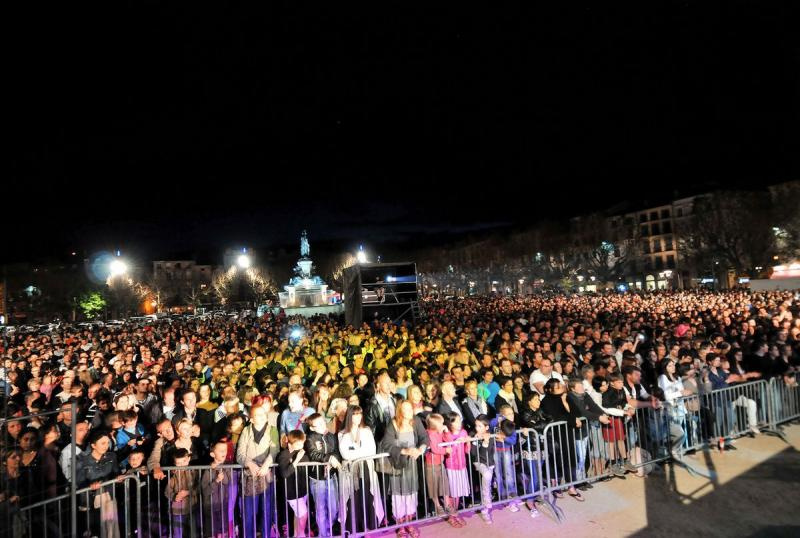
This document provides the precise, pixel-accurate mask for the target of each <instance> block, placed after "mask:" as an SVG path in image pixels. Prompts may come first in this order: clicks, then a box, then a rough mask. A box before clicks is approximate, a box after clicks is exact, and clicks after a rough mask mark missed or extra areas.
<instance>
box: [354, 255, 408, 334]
mask: <svg viewBox="0 0 800 538" xmlns="http://www.w3.org/2000/svg"><path fill="white" fill-rule="evenodd" d="M343 292H344V317H345V321H346V322H347V323H348V324H351V325H353V326H358V325H361V323H363V322H365V321H366V322H368V323H369V322H372V321H374V320H376V319H379V320H381V321H385V320H391V321H392V322H393V323H397V322H399V321H402V320H405V321H411V322H412V323H416V321H417V320H418V319H419V318H420V309H419V302H418V301H419V280H418V278H417V264H416V263H413V262H398V263H359V264H356V265H354V266H352V267H348V268H347V269H345V272H344V290H343Z"/></svg>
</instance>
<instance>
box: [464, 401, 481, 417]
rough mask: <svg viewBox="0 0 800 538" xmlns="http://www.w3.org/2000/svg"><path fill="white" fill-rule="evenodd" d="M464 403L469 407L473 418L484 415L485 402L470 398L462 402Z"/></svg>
mask: <svg viewBox="0 0 800 538" xmlns="http://www.w3.org/2000/svg"><path fill="white" fill-rule="evenodd" d="M464 403H465V404H467V407H469V410H470V412H471V413H472V416H473V417H477V416H478V415H485V414H486V401H485V400H480V399H478V400H473V399H472V398H469V397H468V398H467V399H466V400H464Z"/></svg>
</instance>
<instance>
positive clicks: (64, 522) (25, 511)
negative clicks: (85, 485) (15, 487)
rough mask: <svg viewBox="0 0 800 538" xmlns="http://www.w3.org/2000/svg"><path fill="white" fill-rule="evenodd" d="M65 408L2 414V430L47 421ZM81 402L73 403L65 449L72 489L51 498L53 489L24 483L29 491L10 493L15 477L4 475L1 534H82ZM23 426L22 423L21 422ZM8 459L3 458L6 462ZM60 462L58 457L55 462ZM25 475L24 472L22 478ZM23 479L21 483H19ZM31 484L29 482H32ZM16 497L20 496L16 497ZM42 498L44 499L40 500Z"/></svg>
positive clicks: (6, 431) (6, 430)
mask: <svg viewBox="0 0 800 538" xmlns="http://www.w3.org/2000/svg"><path fill="white" fill-rule="evenodd" d="M61 413H62V410H61V409H60V408H59V409H56V410H53V411H45V412H41V413H31V414H28V415H23V416H4V417H0V431H2V432H3V433H4V434H7V433H8V428H9V425H11V424H20V423H23V424H31V425H35V424H37V423H38V424H39V426H41V424H43V420H44V421H49V420H51V419H53V418H54V417H58V415H59V414H61ZM77 415H78V406H77V403H76V402H72V403H70V404H69V415H68V416H69V417H70V439H71V441H72V442H70V444H69V445H67V446H66V447H65V448H64V449H63V452H62V453H66V454H68V455H69V458H70V459H69V464H70V465H69V469H70V473H69V474H70V476H68V477H66V479H67V480H68V482H69V484H68V486H67V487H68V489H69V492H68V493H66V494H60V495H59V494H58V493H56V495H55V496H52V497H51V498H46V497H48V496H50V495H53V492H48V491H46V490H30V487H27V488H26V487H22V488H21V489H22V490H26V493H27V495H23V496H20V495H7V493H9V492H8V491H5V489H6V486H7V485H9V481H10V480H11V479H10V478H9V477H7V476H2V481H0V490H2V494H3V498H2V502H0V537H5V536H10V537H14V538H17V537H22V538H26V537H32V536H36V537H37V538H41V537H42V536H44V537H50V536H56V537H60V536H77V534H78V530H77V529H78V513H77V506H76V499H77V494H78V489H77V486H76V482H77V480H76V476H75V473H76V458H77V447H76V445H75V442H74V439H75V437H76V432H75V427H76V424H77ZM18 427H19V426H18ZM5 463H6V462H2V464H3V465H5ZM55 463H56V465H58V464H59V462H58V461H56V462H55ZM21 479H22V475H21V477H20V479H19V480H21ZM19 480H18V482H17V483H19ZM28 486H29V485H28ZM50 487H52V488H53V490H54V491H56V492H57V491H58V490H57V487H58V485H57V484H53V485H51V486H50ZM62 491H64V490H63V489H62ZM13 497H17V498H16V499H14V500H13V501H12V498H13ZM38 499H42V500H38Z"/></svg>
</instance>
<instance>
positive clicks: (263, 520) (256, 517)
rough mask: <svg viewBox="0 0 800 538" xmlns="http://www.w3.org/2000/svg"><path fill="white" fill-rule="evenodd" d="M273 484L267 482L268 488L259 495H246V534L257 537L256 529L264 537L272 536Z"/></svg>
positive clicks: (249, 536)
mask: <svg viewBox="0 0 800 538" xmlns="http://www.w3.org/2000/svg"><path fill="white" fill-rule="evenodd" d="M273 504H274V503H273V499H272V484H267V489H266V490H265V491H264V492H263V493H259V494H257V495H245V496H244V536H245V538H256V529H258V531H259V532H261V536H262V537H268V536H270V532H271V529H272V511H273V508H274V506H273Z"/></svg>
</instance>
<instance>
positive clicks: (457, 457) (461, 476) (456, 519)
mask: <svg viewBox="0 0 800 538" xmlns="http://www.w3.org/2000/svg"><path fill="white" fill-rule="evenodd" d="M447 425H448V429H449V431H447V432H445V434H444V441H445V442H446V443H452V442H456V444H454V445H450V446H448V447H447V450H446V452H447V457H446V458H445V460H444V466H445V468H446V469H447V483H448V487H449V490H450V491H449V495H448V496H447V505H448V506H447V509H448V512H449V513H450V518H449V519H448V521H449V522H450V525H452V526H453V527H463V526H464V525H466V524H467V522H466V521H464V518H462V517H461V516H459V515H458V505H459V503H460V501H461V497H469V494H470V493H469V476H467V457H466V454H465V449H466V446H465V445H466V443H468V442H469V436H468V435H467V432H466V431H465V430H464V429H462V427H461V416H460V415H459V414H458V413H449V414H448V415H447Z"/></svg>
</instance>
